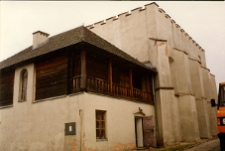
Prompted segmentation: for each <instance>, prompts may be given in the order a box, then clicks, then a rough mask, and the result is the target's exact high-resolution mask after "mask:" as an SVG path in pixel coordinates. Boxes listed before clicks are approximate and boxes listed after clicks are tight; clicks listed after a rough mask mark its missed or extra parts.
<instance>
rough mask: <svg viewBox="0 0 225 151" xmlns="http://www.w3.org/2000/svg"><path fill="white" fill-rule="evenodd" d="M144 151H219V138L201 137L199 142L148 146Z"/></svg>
mask: <svg viewBox="0 0 225 151" xmlns="http://www.w3.org/2000/svg"><path fill="white" fill-rule="evenodd" d="M146 151H220V147H219V139H218V138H211V139H201V140H200V141H199V142H195V143H194V142H192V143H180V144H179V145H174V146H168V147H164V148H150V149H148V150H146Z"/></svg>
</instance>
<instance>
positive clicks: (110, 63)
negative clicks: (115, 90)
mask: <svg viewBox="0 0 225 151" xmlns="http://www.w3.org/2000/svg"><path fill="white" fill-rule="evenodd" d="M108 76H109V92H110V93H112V60H110V61H109V74H108Z"/></svg>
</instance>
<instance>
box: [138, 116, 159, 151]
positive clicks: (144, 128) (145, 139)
mask: <svg viewBox="0 0 225 151" xmlns="http://www.w3.org/2000/svg"><path fill="white" fill-rule="evenodd" d="M135 139H136V146H137V147H155V137H154V122H153V116H146V117H138V116H135Z"/></svg>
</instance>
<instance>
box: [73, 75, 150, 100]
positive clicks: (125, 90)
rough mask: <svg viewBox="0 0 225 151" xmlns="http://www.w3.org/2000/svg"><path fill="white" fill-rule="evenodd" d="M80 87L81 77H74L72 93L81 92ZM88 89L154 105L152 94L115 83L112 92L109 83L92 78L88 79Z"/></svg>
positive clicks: (88, 77)
mask: <svg viewBox="0 0 225 151" xmlns="http://www.w3.org/2000/svg"><path fill="white" fill-rule="evenodd" d="M80 86H81V76H75V77H73V84H72V92H77V91H80V88H81V87H80ZM86 89H87V90H88V91H92V92H97V93H102V94H108V95H113V96H118V97H124V98H134V99H137V100H140V101H143V102H149V103H153V98H152V93H149V92H146V91H143V90H140V89H136V88H131V87H126V86H122V85H119V84H115V83H112V90H111V89H110V84H109V82H108V81H106V80H102V79H99V78H95V77H91V76H87V77H86Z"/></svg>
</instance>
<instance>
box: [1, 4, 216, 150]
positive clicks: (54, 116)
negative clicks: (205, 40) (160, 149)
mask: <svg viewBox="0 0 225 151" xmlns="http://www.w3.org/2000/svg"><path fill="white" fill-rule="evenodd" d="M48 36H49V35H48V34H47V33H44V32H41V31H37V32H35V33H33V45H32V46H31V47H29V48H27V49H25V50H23V51H21V52H19V53H18V54H16V55H14V56H12V57H10V58H8V59H6V60H4V61H2V62H1V64H0V144H1V145H0V150H7V151H14V150H18V151H24V150H27V151H36V150H54V151H57V150H58V151H62V150H65V151H72V150H73V151H76V150H77V151H78V150H81V151H86V150H90V151H94V150H96V151H103V150H104V151H105V150H107V151H108V150H112V151H122V150H127V149H132V148H135V147H143V146H144V147H150V146H151V147H156V146H159V145H160V146H166V145H172V144H177V143H179V142H181V141H198V140H199V139H200V138H210V137H212V136H213V135H216V134H217V131H216V117H215V109H213V108H210V100H211V99H216V84H215V77H214V76H213V75H212V74H210V72H209V69H207V68H206V63H205V54H204V50H203V49H202V48H201V47H200V46H199V45H198V44H197V43H196V42H195V41H194V40H192V38H191V37H190V36H189V35H188V34H187V33H185V31H184V30H183V29H180V27H179V25H177V24H175V22H174V21H173V20H171V18H170V17H169V15H167V14H165V12H164V11H163V10H162V9H160V8H158V5H157V4H156V3H151V4H148V5H145V8H137V9H134V10H132V11H131V13H130V14H129V13H128V12H127V13H123V14H120V15H118V17H112V18H109V19H107V20H106V21H101V22H98V23H96V24H94V25H91V26H88V27H83V26H81V27H78V28H76V29H72V30H70V31H67V32H64V33H61V34H59V35H56V36H53V37H50V38H48ZM134 58H137V59H134Z"/></svg>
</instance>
